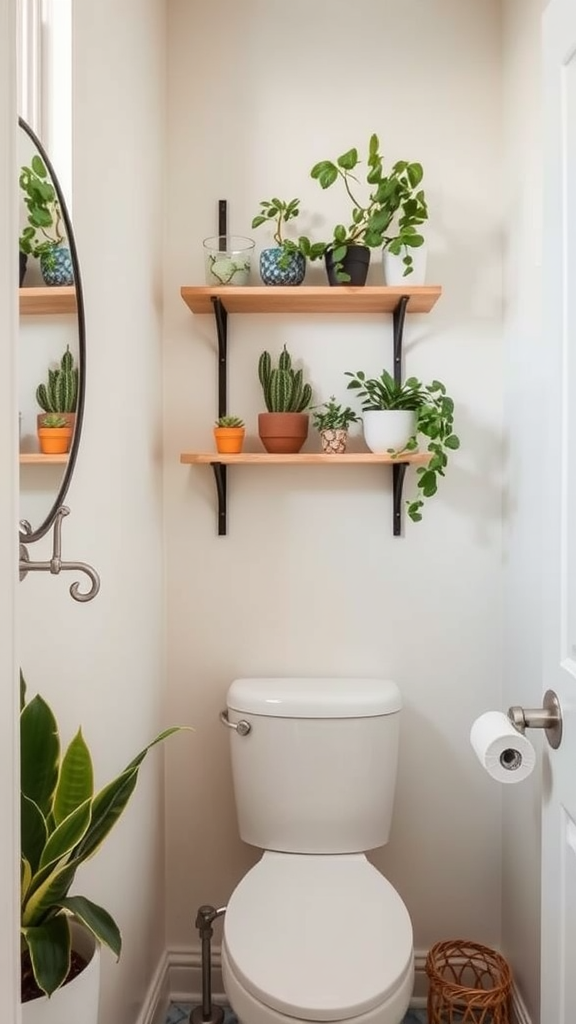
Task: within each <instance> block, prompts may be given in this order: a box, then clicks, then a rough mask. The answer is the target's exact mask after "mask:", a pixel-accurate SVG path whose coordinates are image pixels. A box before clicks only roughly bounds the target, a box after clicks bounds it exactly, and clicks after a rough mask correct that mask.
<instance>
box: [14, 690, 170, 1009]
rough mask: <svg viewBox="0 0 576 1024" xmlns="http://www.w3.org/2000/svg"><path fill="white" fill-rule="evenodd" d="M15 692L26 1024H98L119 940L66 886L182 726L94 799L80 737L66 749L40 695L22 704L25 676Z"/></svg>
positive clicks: (106, 919)
mask: <svg viewBox="0 0 576 1024" xmlns="http://www.w3.org/2000/svg"><path fill="white" fill-rule="evenodd" d="M20 688H21V701H20V703H21V711H20V786H21V847H22V850H21V857H22V867H21V877H22V895H21V937H22V1004H23V1005H22V1010H23V1022H24V1024H76V1022H77V1021H79V1020H82V1021H84V1022H86V1024H90V1022H94V1024H96V1021H97V1017H98V998H97V996H98V993H97V974H98V967H99V949H100V945H101V944H102V945H105V946H108V948H109V949H111V950H112V952H113V953H114V954H115V955H116V957H119V956H120V952H121V946H122V940H121V935H120V931H119V929H118V926H117V924H116V923H115V921H114V920H113V918H112V917H111V916H110V914H109V913H108V912H107V911H106V910H104V909H103V908H102V907H100V906H98V905H97V904H96V903H93V902H92V901H91V900H89V899H87V898H86V897H85V896H77V895H70V889H71V887H72V884H73V882H74V878H75V875H76V871H77V869H78V868H79V867H80V865H81V864H83V863H84V861H85V860H88V858H89V857H93V856H94V854H96V853H97V852H98V850H99V849H100V847H101V846H102V843H103V842H104V840H105V839H106V837H107V836H108V833H109V832H110V831H111V829H112V828H113V826H114V825H115V824H116V822H117V821H118V819H119V818H120V816H121V815H122V813H123V812H124V810H125V808H126V805H127V803H128V801H129V799H130V796H131V795H132V793H133V791H134V789H135V787H136V783H137V781H138V771H139V768H140V765H141V764H142V762H143V760H144V758H145V757H146V754H147V753H148V750H149V749H150V748H151V747H153V746H154V745H155V744H157V743H160V742H162V741H163V740H164V739H166V738H167V737H168V736H170V735H171V734H172V733H174V732H177V731H178V727H176V728H171V729H166V730H165V731H164V732H161V733H160V734H159V735H158V736H156V738H155V739H154V740H152V742H151V743H149V744H148V746H146V747H145V748H144V750H142V751H140V753H139V754H138V755H137V756H136V757H135V758H134V759H133V760H132V761H130V763H129V764H128V765H127V766H126V768H125V769H124V771H123V772H121V773H120V775H118V776H117V777H116V778H115V779H112V781H111V782H109V783H108V784H107V785H106V786H104V788H103V789H101V790H100V791H99V792H97V793H95V792H94V780H93V767H92V758H91V755H90V751H89V749H88V747H87V745H86V742H85V740H84V737H83V735H82V730H81V729H79V730H78V732H77V733H76V735H75V736H74V737H73V739H72V740H71V742H70V743H69V745H68V747H67V749H66V750H65V751H64V752H62V749H61V745H60V736H59V730H58V723H57V722H56V719H55V717H54V714H53V712H52V710H51V708H50V707H49V705H48V704H47V703H46V701H45V700H44V699H43V698H42V697H41V696H39V695H36V696H35V697H34V698H33V699H32V700H31V701H30V702H29V703H27V702H26V684H25V682H24V679H23V677H22V675H21V687H20ZM78 936H80V940H79V941H78ZM80 950H82V952H80ZM94 975H96V991H95V992H94V987H93V988H92V990H91V993H90V996H89V997H88V998H86V996H85V995H83V993H82V988H83V985H84V983H85V982H86V977H87V978H88V985H90V983H92V986H94ZM78 990H80V992H79V1002H78V1003H76V1005H72V1004H74V1003H75V1000H76V998H77V996H78ZM48 997H50V998H48Z"/></svg>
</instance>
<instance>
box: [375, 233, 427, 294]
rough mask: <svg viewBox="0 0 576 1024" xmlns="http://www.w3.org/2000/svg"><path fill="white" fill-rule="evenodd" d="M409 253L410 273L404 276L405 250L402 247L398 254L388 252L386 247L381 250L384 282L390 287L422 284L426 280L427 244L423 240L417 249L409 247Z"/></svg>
mask: <svg viewBox="0 0 576 1024" xmlns="http://www.w3.org/2000/svg"><path fill="white" fill-rule="evenodd" d="M409 253H410V256H411V257H412V261H413V262H412V273H411V274H406V276H404V271H405V270H406V267H405V265H404V263H403V260H404V256H405V254H406V253H405V250H404V249H403V250H402V252H401V253H399V255H398V256H395V255H394V253H391V252H389V250H388V249H383V250H382V270H383V273H384V284H387V285H389V286H390V287H392V288H396V287H398V285H401V284H409V285H418V284H424V282H425V281H426V263H427V258H428V246H427V245H426V242H424V245H421V246H420V248H419V249H410V250H409Z"/></svg>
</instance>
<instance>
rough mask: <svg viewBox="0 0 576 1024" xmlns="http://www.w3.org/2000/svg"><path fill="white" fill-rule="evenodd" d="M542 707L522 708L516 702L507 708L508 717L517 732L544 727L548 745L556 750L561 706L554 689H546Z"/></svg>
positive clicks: (560, 724) (558, 742)
mask: <svg viewBox="0 0 576 1024" xmlns="http://www.w3.org/2000/svg"><path fill="white" fill-rule="evenodd" d="M542 703H543V707H541V708H522V707H520V706H519V705H518V704H515V705H514V706H513V707H511V708H508V718H509V719H510V721H511V722H512V725H514V726H515V727H516V728H517V729H518V731H519V732H524V731H525V730H526V729H544V730H545V733H546V739H547V740H548V743H549V744H550V746H551V747H552V748H553V749H554V750H557V749H558V747H559V746H560V744H561V742H562V708H561V707H560V701H559V700H558V697H557V695H556V694H555V693H554V690H546V693H545V694H544V700H543V702H542Z"/></svg>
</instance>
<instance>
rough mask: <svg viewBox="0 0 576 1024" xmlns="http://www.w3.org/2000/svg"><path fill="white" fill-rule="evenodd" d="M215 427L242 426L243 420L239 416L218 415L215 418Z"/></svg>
mask: <svg viewBox="0 0 576 1024" xmlns="http://www.w3.org/2000/svg"><path fill="white" fill-rule="evenodd" d="M216 426H217V427H243V426H244V420H241V419H240V417H239V416H219V417H218V419H217V420H216Z"/></svg>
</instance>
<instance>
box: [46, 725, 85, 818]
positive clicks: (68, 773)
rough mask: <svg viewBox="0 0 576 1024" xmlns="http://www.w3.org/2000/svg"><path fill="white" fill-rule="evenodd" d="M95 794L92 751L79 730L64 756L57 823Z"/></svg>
mask: <svg viewBox="0 0 576 1024" xmlns="http://www.w3.org/2000/svg"><path fill="white" fill-rule="evenodd" d="M93 795H94V772H93V768H92V758H91V757H90V751H89V750H88V747H87V746H86V742H85V740H84V737H83V735H82V730H81V729H78V732H77V733H76V735H75V736H74V738H73V739H72V740H71V742H70V744H69V745H68V749H67V750H66V753H65V754H64V757H63V758H62V763H61V766H60V775H59V777H58V785H57V787H56V792H55V794H54V820H55V822H56V824H57V825H58V824H60V822H62V821H64V820H65V819H66V818H68V817H69V815H70V814H71V813H72V811H75V810H76V808H77V807H80V805H81V804H84V803H85V802H86V800H90V799H91V797H92V796H93Z"/></svg>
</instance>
